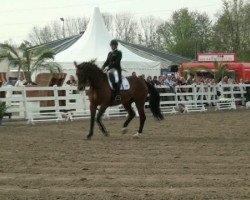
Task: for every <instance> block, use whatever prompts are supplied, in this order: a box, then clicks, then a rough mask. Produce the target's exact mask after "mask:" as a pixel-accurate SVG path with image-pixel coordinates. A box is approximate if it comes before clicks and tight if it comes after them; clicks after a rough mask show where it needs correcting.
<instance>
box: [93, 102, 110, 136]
mask: <svg viewBox="0 0 250 200" xmlns="http://www.w3.org/2000/svg"><path fill="white" fill-rule="evenodd" d="M106 109H107V107H106V106H101V107H100V109H99V112H98V114H97V118H96V121H97V124H98V125H99V127H100V130H101V131H102V133H103V134H104V135H105V136H109V134H108V131H107V129H106V128H105V126H104V125H103V123H102V115H103V114H104V113H105V111H106Z"/></svg>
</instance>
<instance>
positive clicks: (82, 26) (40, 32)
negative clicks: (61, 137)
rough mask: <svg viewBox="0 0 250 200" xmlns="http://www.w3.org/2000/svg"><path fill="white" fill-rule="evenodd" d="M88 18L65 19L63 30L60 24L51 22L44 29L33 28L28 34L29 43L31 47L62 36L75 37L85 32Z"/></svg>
mask: <svg viewBox="0 0 250 200" xmlns="http://www.w3.org/2000/svg"><path fill="white" fill-rule="evenodd" d="M88 21H89V20H88V18H85V17H83V18H80V17H78V18H66V19H65V21H64V26H65V27H64V29H63V26H62V23H61V22H60V21H59V20H58V21H53V22H51V23H50V24H48V25H46V26H44V27H37V26H35V27H33V28H32V30H31V32H30V33H29V41H30V42H31V43H32V44H33V45H39V44H42V43H47V42H50V41H54V40H58V39H62V38H63V37H64V34H65V36H66V37H69V36H73V35H77V34H79V33H81V32H83V31H85V30H86V27H87V24H88Z"/></svg>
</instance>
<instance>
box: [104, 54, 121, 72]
mask: <svg viewBox="0 0 250 200" xmlns="http://www.w3.org/2000/svg"><path fill="white" fill-rule="evenodd" d="M121 60H122V52H121V51H119V50H115V51H111V52H109V54H108V57H107V60H106V61H105V63H104V64H103V66H102V69H104V68H105V67H107V66H108V67H109V69H113V68H115V69H117V70H118V71H121Z"/></svg>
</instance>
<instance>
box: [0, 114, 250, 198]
mask: <svg viewBox="0 0 250 200" xmlns="http://www.w3.org/2000/svg"><path fill="white" fill-rule="evenodd" d="M123 121H124V119H112V120H104V123H105V124H106V126H107V128H108V130H109V131H110V137H109V138H106V137H103V136H102V134H101V133H100V131H99V130H98V128H97V126H96V128H95V135H94V137H93V140H92V141H87V140H85V137H86V135H87V132H88V127H89V122H88V121H77V122H72V123H71V122H69V123H58V124H52V123H49V124H37V125H34V126H31V125H24V124H16V123H7V124H6V125H5V126H3V127H0V199H1V200H5V199H13V200H16V199H18V200H24V199H25V200H27V199H28V200H31V199H32V200H36V199H40V200H41V199H46V200H47V199H84V200H85V199H86V200H88V199H91V200H98V199H103V200H112V199H115V200H118V199H133V200H138V199H141V200H142V199H146V200H153V199H157V200H165V199H250V112H249V111H237V112H215V113H206V114H190V115H174V116H167V117H166V119H165V120H164V121H163V122H157V121H155V120H153V119H152V118H151V117H148V119H147V121H146V126H145V129H144V130H145V131H144V135H143V137H142V138H140V139H139V140H135V139H133V138H132V134H134V133H136V130H137V127H138V119H136V120H134V121H133V122H132V124H131V125H130V129H129V132H128V133H127V134H126V135H121V133H120V130H121V126H122V123H123Z"/></svg>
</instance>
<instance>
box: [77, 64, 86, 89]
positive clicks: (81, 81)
mask: <svg viewBox="0 0 250 200" xmlns="http://www.w3.org/2000/svg"><path fill="white" fill-rule="evenodd" d="M74 65H75V67H76V76H77V80H78V90H80V91H81V90H85V86H86V83H87V81H88V79H87V76H86V74H85V73H84V63H82V64H80V65H78V64H77V63H76V62H74Z"/></svg>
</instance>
